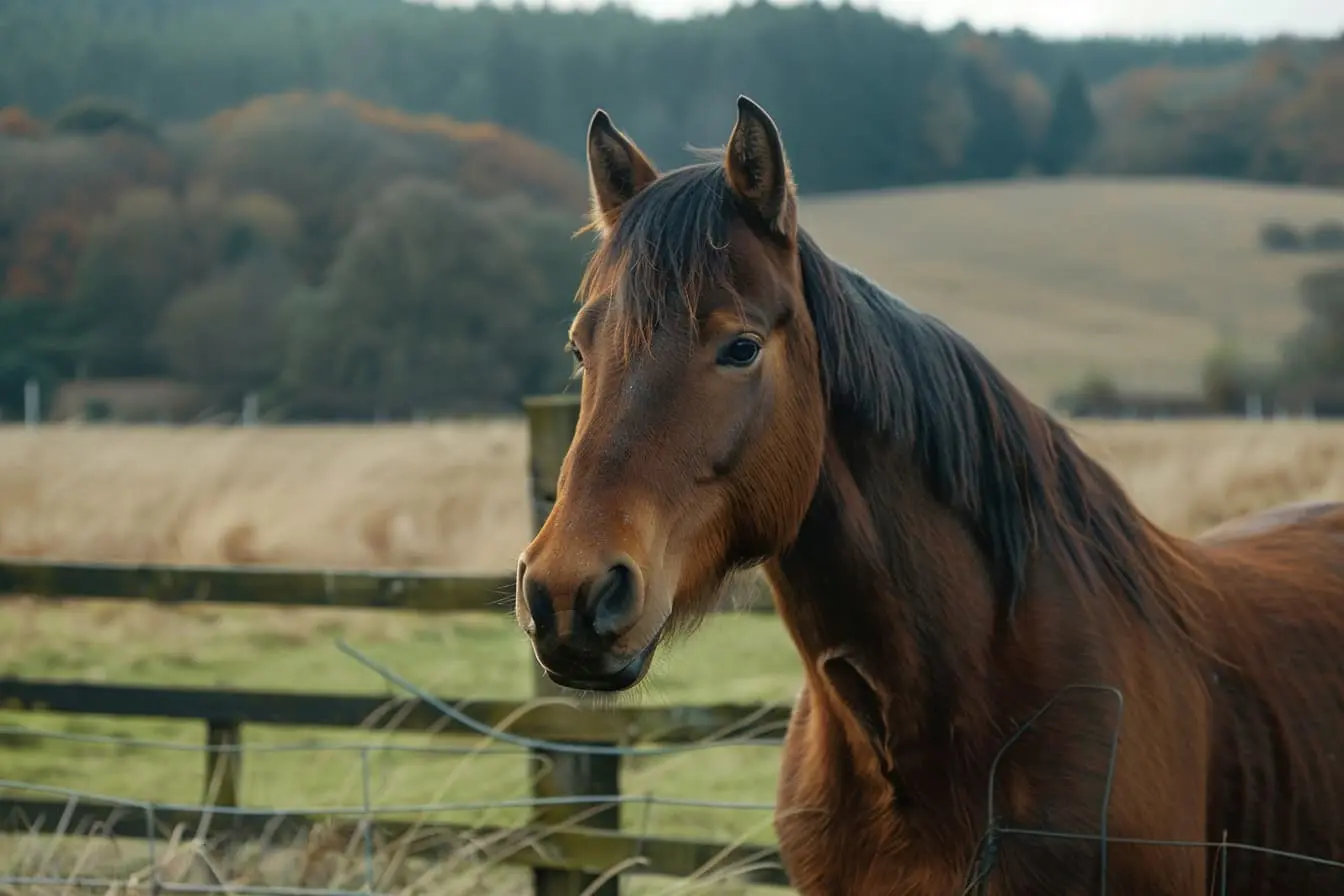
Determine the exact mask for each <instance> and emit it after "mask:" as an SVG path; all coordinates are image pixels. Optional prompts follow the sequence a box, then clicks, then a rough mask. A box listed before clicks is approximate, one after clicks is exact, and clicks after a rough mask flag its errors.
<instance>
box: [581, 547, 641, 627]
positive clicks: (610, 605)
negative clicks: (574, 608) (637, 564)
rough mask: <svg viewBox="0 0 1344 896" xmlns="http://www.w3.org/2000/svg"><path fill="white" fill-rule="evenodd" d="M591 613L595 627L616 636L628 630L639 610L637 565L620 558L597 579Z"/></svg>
mask: <svg viewBox="0 0 1344 896" xmlns="http://www.w3.org/2000/svg"><path fill="white" fill-rule="evenodd" d="M587 610H588V616H589V618H590V619H592V624H593V631H594V632H595V633H596V634H597V635H599V636H600V637H604V638H614V637H617V636H619V635H621V634H623V633H624V632H626V631H628V630H629V629H630V627H631V626H632V625H634V623H635V618H636V616H637V615H638V611H639V584H638V580H637V577H636V574H635V570H634V568H633V567H632V566H631V565H630V564H629V563H626V562H617V563H614V564H612V565H611V567H610V568H609V569H608V570H607V571H606V572H605V573H603V574H602V577H601V578H600V579H598V580H597V581H596V582H594V583H593V585H592V588H591V590H590V591H589V593H588V606H587Z"/></svg>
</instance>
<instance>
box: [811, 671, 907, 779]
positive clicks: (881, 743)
mask: <svg viewBox="0 0 1344 896" xmlns="http://www.w3.org/2000/svg"><path fill="white" fill-rule="evenodd" d="M817 668H818V670H819V671H820V672H821V674H822V677H823V678H825V679H826V683H827V684H829V685H830V686H831V688H832V689H833V690H834V691H835V693H836V696H838V697H839V698H840V702H841V703H843V704H844V705H845V708H846V709H848V710H849V713H850V715H852V716H853V717H854V720H855V721H857V722H858V723H859V727H860V728H861V729H862V730H863V733H864V735H866V736H867V738H868V742H869V745H870V746H871V747H872V748H873V752H874V753H876V754H877V761H878V764H879V765H880V766H881V768H882V774H883V775H884V776H886V777H887V778H890V777H891V775H892V774H893V773H894V772H895V770H896V762H895V757H894V756H893V755H892V752H891V746H890V735H891V725H890V720H889V719H888V718H887V707H888V706H889V705H890V703H891V701H890V700H889V699H888V696H887V692H886V689H885V688H883V687H881V686H880V685H879V684H878V682H877V679H876V678H875V677H874V676H873V675H872V674H871V673H870V672H869V670H868V668H867V666H866V664H865V663H864V662H863V661H862V660H861V659H859V657H857V656H856V655H855V654H854V653H853V651H850V650H848V649H846V648H843V647H837V648H834V649H832V650H828V651H826V652H825V653H823V654H822V655H821V657H820V658H819V659H818V660H817Z"/></svg>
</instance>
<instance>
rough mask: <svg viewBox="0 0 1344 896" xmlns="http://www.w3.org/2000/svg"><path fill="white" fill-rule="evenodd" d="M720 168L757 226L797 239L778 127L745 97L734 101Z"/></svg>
mask: <svg viewBox="0 0 1344 896" xmlns="http://www.w3.org/2000/svg"><path fill="white" fill-rule="evenodd" d="M724 167H725V168H726V169H727V172H728V183H729V185H730V186H731V187H732V188H733V192H734V193H736V194H737V196H738V198H739V199H741V200H742V202H743V204H744V205H746V207H747V208H749V209H751V210H752V211H753V212H755V215H756V217H758V218H759V219H760V223H761V224H763V225H765V227H766V228H767V229H768V230H770V231H771V232H773V233H775V234H777V235H779V236H782V237H784V238H786V239H788V240H790V241H792V240H793V239H795V238H796V237H797V234H798V212H797V199H796V198H795V195H794V188H793V175H792V174H791V173H790V172H789V161H788V158H787V157H786V156H785V155H784V142H783V141H782V140H780V138H779V128H777V127H775V122H774V121H773V120H772V119H771V118H770V116H769V115H768V114H766V111H765V110H764V109H762V108H761V107H760V106H758V105H757V104H756V103H754V102H753V101H752V100H750V99H748V98H747V97H745V96H739V97H738V98H737V124H736V125H734V126H733V135H732V136H731V137H729V138H728V151H727V153H726V154H725V158H724Z"/></svg>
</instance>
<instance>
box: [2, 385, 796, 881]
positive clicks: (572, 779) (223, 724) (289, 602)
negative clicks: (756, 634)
mask: <svg viewBox="0 0 1344 896" xmlns="http://www.w3.org/2000/svg"><path fill="white" fill-rule="evenodd" d="M527 414H528V421H529V434H530V461H531V464H530V479H531V490H532V496H533V517H534V522H535V524H536V525H538V526H539V525H540V524H541V521H542V520H544V519H545V516H546V515H547V513H549V511H550V507H551V505H552V503H553V502H554V500H555V494H554V491H555V482H556V479H557V478H558V475H559V470H560V465H561V462H562V461H563V458H564V454H565V452H566V451H567V450H568V446H569V442H570V439H571V438H572V436H573V431H574V425H575V423H576V421H577V401H576V400H575V399H574V398H572V397H560V396H556V397H550V396H548V397H543V398H538V399H533V400H530V401H529V402H528V403H527ZM512 592H513V577H512V576H511V575H501V576H449V575H438V574H434V573H429V572H420V571H417V572H365V571H358V572H354V571H352V572H344V571H334V570H331V571H325V570H307V569H287V568H266V567H247V568H236V567H217V566H157V565H133V564H113V563H53V562H45V561H32V560H27V559H24V560H11V559H5V558H0V595H5V594H9V595H27V596H31V597H36V598H39V599H49V600H66V599H71V598H74V599H80V598H97V599H123V600H137V601H143V600H148V601H154V602H160V603H167V604H244V605H246V604H253V605H257V604H261V605H274V606H288V607H345V608H351V609H356V608H357V609H389V610H412V611H418V612H430V613H454V612H464V611H496V612H507V611H508V608H507V604H508V603H509V600H508V598H509V597H510V596H511V595H512ZM743 609H747V610H750V611H755V612H773V607H772V606H771V605H770V602H769V601H768V600H762V599H760V596H759V595H757V596H755V599H753V600H751V601H750V602H749V603H748V604H747V605H746V606H745V607H743ZM534 690H535V693H536V695H537V696H543V697H544V696H552V695H554V694H555V693H556V689H554V688H553V686H551V685H550V683H549V682H548V681H546V680H545V679H544V678H542V677H541V676H540V675H538V676H537V677H536V678H535V689H534ZM443 702H445V703H448V704H450V705H452V706H454V707H455V708H456V709H458V710H460V711H462V712H463V713H465V714H467V715H468V716H469V717H470V718H471V719H474V720H476V721H477V722H480V723H482V724H484V725H487V726H490V727H495V726H497V725H499V724H501V723H502V722H503V721H504V720H505V719H511V721H510V722H509V724H508V731H509V732H510V733H512V734H514V735H521V736H523V737H527V738H531V739H534V740H542V741H550V742H560V743H568V744H590V745H615V744H634V743H640V742H654V743H666V744H675V743H690V742H694V741H699V740H705V739H708V738H716V737H721V736H723V735H724V733H725V732H730V736H732V737H733V738H736V739H754V740H757V741H759V742H761V743H766V742H771V741H774V740H776V739H777V738H778V737H779V736H780V735H781V734H782V732H783V728H784V726H785V724H786V723H787V720H788V708H787V707H782V706H744V705H733V704H721V705H708V706H683V707H665V708H664V707H655V708H639V709H613V710H600V711H595V710H585V709H577V708H574V707H570V706H564V705H557V704H555V703H542V704H539V705H535V706H529V705H528V704H526V703H516V702H511V701H501V700H476V699H470V698H467V699H453V698H443ZM525 706H527V707H528V708H527V710H526V711H525V712H522V713H521V714H518V713H519V710H520V709H523V708H524V707H525ZM0 709H7V710H21V711H37V712H50V713H77V714H87V715H105V716H135V717H151V718H170V719H184V720H196V721H201V722H204V723H205V725H206V738H205V740H206V744H207V746H211V747H215V748H219V747H234V746H238V745H241V743H242V726H243V725H244V724H248V725H252V724H264V725H285V726H323V727H340V728H361V727H367V726H369V724H370V720H371V719H376V718H393V719H395V720H396V721H395V726H394V727H395V730H398V731H419V732H429V731H432V732H437V733H442V734H467V733H473V734H474V733H476V732H472V731H470V729H469V728H468V727H467V726H465V725H463V724H462V723H460V722H458V721H456V720H454V719H451V718H447V717H445V716H444V715H443V714H442V713H440V712H438V711H437V710H435V709H434V708H433V707H430V706H428V705H425V704H424V703H422V702H420V701H416V700H410V699H407V700H399V699H389V698H386V697H380V696H372V695H349V694H303V693H292V692H274V691H236V690H212V689H200V688H179V687H140V686H126V685H117V684H104V683H88V682H71V681H39V680H28V679H20V678H13V677H6V678H0ZM515 714H517V715H515ZM379 730H387V729H386V728H380V729H379ZM241 755H242V754H241V751H235V750H232V749H213V750H209V751H207V766H206V772H207V775H208V776H209V777H207V782H206V787H205V790H206V791H207V796H208V799H207V800H206V801H205V803H206V805H205V807H203V808H202V809H201V810H200V811H199V812H198V811H194V810H193V811H187V810H185V809H175V810H173V811H171V812H168V811H163V812H156V813H155V817H154V819H153V822H154V824H155V825H157V826H158V830H157V832H155V831H151V830H150V829H149V827H148V826H147V822H146V819H145V817H144V815H143V813H141V812H139V811H138V810H137V809H136V808H135V807H133V806H126V805H121V806H118V805H116V804H113V803H103V804H98V803H97V802H96V801H95V802H90V801H81V802H80V803H79V804H78V805H70V804H68V803H67V801H65V800H43V799H32V798H29V796H31V794H29V795H25V796H23V797H14V798H4V799H0V830H25V831H26V830H33V829H34V828H35V826H36V827H37V829H40V830H47V829H50V828H53V827H55V826H57V825H60V826H61V827H62V829H65V830H72V829H78V828H77V826H76V825H75V824H74V823H75V822H78V821H83V822H87V823H97V824H98V825H99V826H100V828H101V829H102V830H106V831H108V832H109V833H114V834H122V835H124V836H140V837H144V836H156V835H157V836H166V834H165V831H166V830H168V829H171V827H172V826H174V825H175V824H176V823H179V822H185V823H188V824H193V825H195V824H197V823H199V822H200V821H201V820H202V815H203V813H209V812H210V807H211V806H213V807H214V808H215V810H216V812H217V813H218V812H219V811H220V810H223V814H215V815H213V816H212V817H211V822H210V827H211V829H212V830H215V831H220V830H231V831H235V832H237V833H238V834H239V835H248V834H249V833H255V832H257V831H260V830H262V829H264V830H265V831H267V832H271V833H272V835H273V834H274V832H275V831H276V830H277V826H278V827H279V829H280V830H287V829H288V830H293V831H296V832H299V831H305V830H307V829H309V828H311V827H312V826H313V825H314V824H316V823H317V821H318V820H317V819H313V818H307V817H301V816H284V817H277V816H276V815H275V813H272V812H265V811H260V810H258V811H243V810H241V809H239V808H238V806H239V802H240V798H241V794H240V790H241V788H240V780H239V774H240V761H241ZM620 760H621V757H620V756H619V755H613V751H602V752H594V753H576V752H569V751H566V752H554V751H546V750H543V749H537V750H534V751H532V760H531V762H532V766H533V771H534V775H533V778H534V781H535V784H534V791H533V795H534V796H535V797H539V798H549V797H585V796H610V795H613V794H618V793H619V792H620V791H619V787H620ZM0 777H2V775H0ZM113 816H115V817H113ZM178 816H181V817H180V818H179V817H178ZM354 823H357V820H354V819H352V820H351V824H354ZM410 824H411V822H409V821H405V822H403V821H397V820H390V821H380V822H379V824H378V829H379V834H380V836H390V837H395V836H398V834H399V833H404V830H403V828H406V826H407V825H410ZM414 827H415V831H416V834H417V840H418V841H421V842H428V840H434V841H436V842H438V843H439V844H440V845H441V848H442V849H445V850H451V849H452V848H453V844H457V843H460V842H461V841H462V837H463V836H464V835H466V834H467V833H468V829H466V828H464V827H462V826H454V825H446V824H437V823H436V824H432V825H424V824H415V826H414ZM406 829H407V830H409V828H406ZM619 829H620V812H619V806H610V807H609V808H603V809H602V810H601V811H598V812H594V811H593V810H592V807H590V806H584V805H577V804H565V805H557V804H555V803H554V802H551V803H548V804H543V805H539V806H538V807H537V808H536V809H535V810H534V812H533V815H532V819H531V821H530V822H529V824H528V825H527V826H526V827H523V828H519V829H517V830H516V831H513V832H508V831H497V832H493V833H497V834H499V835H500V836H503V837H505V838H506V839H510V840H512V841H515V842H517V843H519V844H520V848H518V849H515V850H509V851H508V853H507V855H506V856H504V857H503V858H502V861H505V862H511V863H515V864H521V865H525V866H528V867H531V868H532V869H533V891H534V893H535V894H536V896H577V894H579V893H583V892H585V891H586V892H588V893H590V894H591V896H618V894H619V892H620V889H619V888H620V882H619V879H618V878H616V879H612V880H610V881H607V882H605V883H602V884H597V881H598V875H600V874H601V873H602V872H603V871H605V870H607V869H608V868H611V867H613V866H614V865H616V864H618V863H622V862H625V861H628V860H630V859H632V858H641V859H642V860H643V864H642V865H640V866H637V867H634V868H632V870H631V873H641V872H643V873H655V874H665V875H673V876H689V875H691V874H694V873H695V872H696V871H697V870H698V869H700V868H701V867H702V866H703V865H705V863H707V862H710V861H711V860H712V861H713V862H714V864H715V865H716V867H720V868H722V867H725V866H726V865H736V864H739V863H746V862H750V863H752V868H753V870H751V871H748V872H745V873H744V874H743V876H742V878H741V879H742V880H744V881H751V882H754V883H762V884H775V885H787V884H788V880H787V878H786V877H785V875H784V873H783V871H782V870H781V869H780V868H779V867H778V864H777V861H778V857H777V855H776V854H775V853H774V851H773V850H772V849H769V848H764V847H751V846H739V847H729V846H727V845H724V844H715V843H704V842H699V841H691V840H681V839H671V838H648V837H632V836H629V835H623V834H621V833H620V830H619ZM470 833H471V834H472V835H473V836H478V837H479V836H480V835H481V834H482V831H481V830H480V829H471V831H470ZM424 835H435V836H431V837H425V836H424Z"/></svg>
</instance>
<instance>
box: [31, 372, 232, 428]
mask: <svg viewBox="0 0 1344 896" xmlns="http://www.w3.org/2000/svg"><path fill="white" fill-rule="evenodd" d="M206 406H207V402H206V400H205V397H204V396H203V395H202V394H201V392H200V390H198V389H196V388H195V387H193V386H189V385H187V384H185V383H179V382H176V381H174V380H167V379H88V380H72V381H70V382H67V383H64V384H62V385H61V386H59V387H58V388H57V389H56V395H55V397H54V398H53V400H52V402H51V404H50V408H51V410H50V412H49V413H48V414H47V419H48V420H52V421H67V420H115V421H117V422H119V423H182V422H186V421H189V420H192V419H193V418H195V417H197V416H199V415H200V414H201V413H202V412H203V411H204V410H205V409H206Z"/></svg>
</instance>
